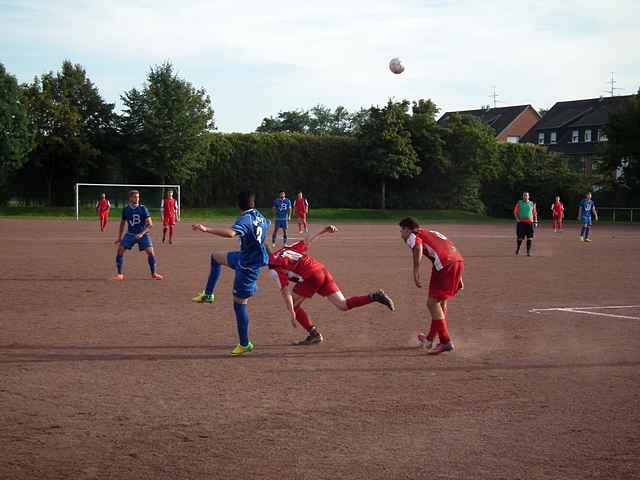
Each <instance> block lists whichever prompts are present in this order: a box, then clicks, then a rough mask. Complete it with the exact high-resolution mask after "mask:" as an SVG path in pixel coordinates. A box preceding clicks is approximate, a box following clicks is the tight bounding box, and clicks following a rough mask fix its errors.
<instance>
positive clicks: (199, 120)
mask: <svg viewBox="0 0 640 480" xmlns="http://www.w3.org/2000/svg"><path fill="white" fill-rule="evenodd" d="M121 98H122V101H123V103H124V113H123V115H122V119H121V124H120V131H121V133H122V136H123V140H124V142H125V144H126V145H127V146H128V147H127V149H128V152H129V156H128V160H129V162H128V165H126V168H125V171H126V172H127V173H128V175H130V178H134V179H136V178H138V177H139V176H141V175H145V176H148V175H152V176H153V177H155V178H156V179H157V180H158V181H160V182H162V183H167V182H177V183H181V182H186V181H187V180H189V179H190V178H192V177H193V176H195V175H197V174H198V172H199V171H200V170H201V168H202V166H203V165H204V160H205V157H206V154H207V151H208V145H209V142H208V133H209V132H210V131H212V130H213V129H214V128H215V125H214V120H213V110H212V108H211V99H210V98H209V96H208V95H207V93H206V92H205V91H204V90H203V89H196V88H195V87H193V86H192V85H191V83H189V82H187V81H186V80H184V79H182V78H180V77H179V76H178V75H177V74H176V73H175V72H174V69H173V66H172V65H171V64H170V63H168V62H167V63H164V64H162V65H159V66H155V67H152V68H151V69H150V70H149V73H148V75H147V82H146V84H145V85H144V87H143V89H142V90H141V91H139V90H137V89H135V88H134V89H131V90H129V91H128V92H125V93H124V95H122V97H121Z"/></svg>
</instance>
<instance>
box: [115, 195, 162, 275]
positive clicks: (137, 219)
mask: <svg viewBox="0 0 640 480" xmlns="http://www.w3.org/2000/svg"><path fill="white" fill-rule="evenodd" d="M125 225H128V227H127V233H126V234H125V236H124V237H123V236H122V234H123V233H124V226H125ZM152 226H153V222H152V221H151V215H149V210H147V207H145V206H144V205H142V204H141V203H140V192H138V191H137V190H131V191H130V192H129V205H127V206H126V207H124V209H123V210H122V220H121V221H120V229H119V230H118V239H117V240H116V245H118V252H117V253H116V268H117V269H118V274H117V275H116V276H115V277H113V279H114V280H124V274H123V273H122V266H123V264H124V251H125V250H131V249H132V248H133V246H134V245H135V244H136V243H137V244H138V249H139V250H140V251H141V252H142V251H145V252H147V260H148V261H149V269H150V270H151V278H153V279H154V280H162V275H160V274H158V273H156V256H155V253H154V252H153V243H152V242H151V237H150V236H149V232H150V231H151V227H152Z"/></svg>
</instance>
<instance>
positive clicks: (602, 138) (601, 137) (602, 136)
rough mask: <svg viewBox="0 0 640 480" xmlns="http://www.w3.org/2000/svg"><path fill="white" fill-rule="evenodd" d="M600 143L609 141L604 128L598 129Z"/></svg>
mask: <svg viewBox="0 0 640 480" xmlns="http://www.w3.org/2000/svg"><path fill="white" fill-rule="evenodd" d="M598 141H599V142H606V141H607V134H606V133H604V130H603V129H602V128H599V129H598Z"/></svg>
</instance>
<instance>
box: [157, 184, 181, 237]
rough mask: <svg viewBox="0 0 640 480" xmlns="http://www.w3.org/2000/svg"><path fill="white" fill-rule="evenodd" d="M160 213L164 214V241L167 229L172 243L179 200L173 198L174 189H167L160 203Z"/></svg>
mask: <svg viewBox="0 0 640 480" xmlns="http://www.w3.org/2000/svg"><path fill="white" fill-rule="evenodd" d="M160 215H161V216H162V243H164V242H165V239H166V237H167V230H169V244H172V243H173V229H174V228H175V226H176V221H177V220H178V202H177V201H176V199H175V198H173V190H167V193H166V195H165V197H164V199H163V200H162V203H161V204H160Z"/></svg>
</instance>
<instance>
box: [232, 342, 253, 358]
mask: <svg viewBox="0 0 640 480" xmlns="http://www.w3.org/2000/svg"><path fill="white" fill-rule="evenodd" d="M251 352H253V343H251V342H249V344H248V345H247V346H246V347H243V346H242V345H240V344H238V345H236V348H234V349H233V351H232V352H231V355H233V356H234V357H238V356H240V355H244V354H245V353H251Z"/></svg>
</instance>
